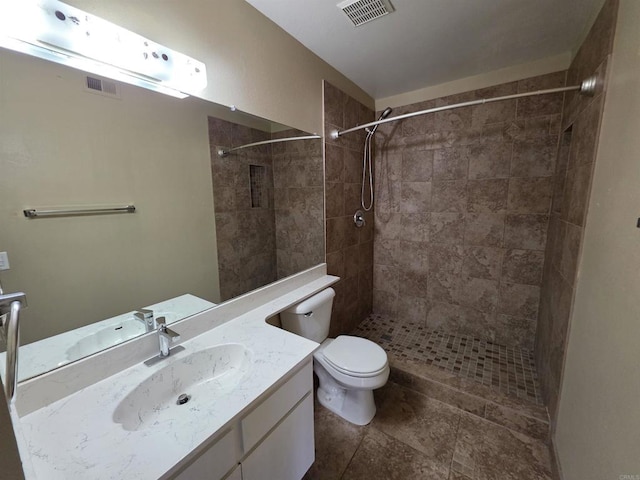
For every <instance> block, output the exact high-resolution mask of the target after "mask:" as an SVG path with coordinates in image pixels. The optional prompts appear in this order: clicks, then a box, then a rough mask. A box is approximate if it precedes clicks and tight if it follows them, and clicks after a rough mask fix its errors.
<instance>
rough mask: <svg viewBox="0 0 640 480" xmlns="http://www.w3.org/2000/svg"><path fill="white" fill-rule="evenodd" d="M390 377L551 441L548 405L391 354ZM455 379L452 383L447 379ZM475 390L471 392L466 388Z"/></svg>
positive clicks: (520, 430)
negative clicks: (469, 382) (525, 399)
mask: <svg viewBox="0 0 640 480" xmlns="http://www.w3.org/2000/svg"><path fill="white" fill-rule="evenodd" d="M389 364H390V367H391V373H390V376H389V380H390V381H391V382H394V383H396V384H398V385H400V386H403V387H405V388H408V389H410V390H413V391H415V392H417V393H420V394H422V395H425V396H427V397H430V398H433V399H435V400H438V401H440V402H443V403H446V404H448V405H451V406H453V407H456V408H459V409H461V410H464V411H466V412H468V413H470V414H472V415H475V416H477V417H480V418H483V419H484V420H488V421H490V422H492V423H495V424H497V425H500V426H502V427H506V428H508V429H510V430H513V431H515V432H518V433H521V434H524V435H527V436H528V437H531V438H533V439H536V440H540V441H543V442H544V443H546V444H547V445H548V444H549V443H550V433H549V432H550V430H549V415H548V413H547V409H546V407H543V406H540V405H535V404H530V403H528V402H525V401H523V400H521V399H519V398H514V397H509V396H507V395H504V394H502V393H499V392H496V391H494V390H492V389H490V388H488V387H485V386H483V385H479V384H475V385H469V384H468V382H465V381H464V379H460V378H459V377H458V378H450V377H448V378H444V379H443V377H447V375H446V372H442V371H440V369H437V367H432V366H429V365H420V364H416V362H406V361H402V360H399V359H396V358H393V357H392V356H390V358H389ZM447 381H450V382H454V383H456V385H455V386H454V385H450V384H447V383H446V382H447ZM465 387H466V388H467V389H470V390H472V393H471V392H469V391H465Z"/></svg>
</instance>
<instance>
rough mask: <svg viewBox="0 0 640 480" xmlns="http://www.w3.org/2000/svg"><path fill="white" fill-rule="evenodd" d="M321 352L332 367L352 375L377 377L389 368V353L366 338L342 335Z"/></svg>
mask: <svg viewBox="0 0 640 480" xmlns="http://www.w3.org/2000/svg"><path fill="white" fill-rule="evenodd" d="M320 353H321V354H322V356H323V358H324V359H325V360H326V361H327V363H328V364H329V365H331V367H333V368H335V369H336V370H337V371H339V372H340V373H342V374H344V375H348V376H352V377H359V378H368V377H375V376H377V375H380V374H381V373H383V372H384V371H385V370H386V369H388V368H389V367H388V362H387V353H386V352H385V351H384V350H383V349H382V347H380V346H379V345H376V344H375V343H373V342H372V341H370V340H367V339H365V338H360V337H351V336H348V335H340V336H339V337H337V338H336V339H335V340H333V341H331V342H330V343H328V345H326V346H325V348H323V349H322V350H321V352H320Z"/></svg>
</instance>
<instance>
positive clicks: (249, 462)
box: [242, 392, 315, 480]
mask: <svg viewBox="0 0 640 480" xmlns="http://www.w3.org/2000/svg"><path fill="white" fill-rule="evenodd" d="M314 459H315V451H314V442H313V392H310V393H308V394H307V396H306V397H304V399H303V400H302V401H301V402H300V403H299V404H298V405H297V406H296V407H295V408H294V409H293V410H292V411H291V413H289V415H287V416H286V417H285V419H284V420H283V421H282V422H281V423H280V425H278V426H277V427H276V428H275V429H274V430H273V431H272V432H271V434H269V435H268V436H267V437H266V438H265V439H264V440H263V441H262V443H260V444H259V445H258V446H257V447H256V449H255V450H254V451H253V452H252V453H251V454H250V455H249V456H248V457H247V458H246V459H245V460H244V461H243V462H242V480H265V479H272V480H275V479H277V480H300V479H301V478H302V477H303V475H304V474H305V473H306V472H307V470H309V467H311V464H312V463H313V461H314Z"/></svg>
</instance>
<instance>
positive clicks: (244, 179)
mask: <svg viewBox="0 0 640 480" xmlns="http://www.w3.org/2000/svg"><path fill="white" fill-rule="evenodd" d="M208 123H209V125H208V126H209V143H210V150H211V173H212V175H211V178H212V183H213V185H212V187H213V199H214V207H215V220H216V239H217V245H218V267H219V273H218V275H219V281H220V296H221V299H222V300H228V299H230V298H233V297H236V296H238V295H240V294H243V293H246V292H248V291H250V290H254V289H255V288H258V287H261V286H263V285H265V284H267V283H271V282H273V281H275V280H276V279H277V266H276V265H277V252H276V229H275V211H274V208H273V203H274V192H273V190H274V188H273V176H274V174H273V159H272V156H271V149H270V146H266V147H265V148H262V149H252V150H247V151H244V152H239V153H236V154H234V155H230V156H228V157H225V158H220V157H219V156H218V154H217V151H218V149H219V148H220V147H230V146H232V145H241V144H243V143H248V142H252V141H260V140H265V139H267V138H269V134H268V133H266V132H262V131H260V130H256V129H252V128H249V127H245V126H243V125H237V124H234V123H231V122H227V121H225V120H221V119H218V118H213V117H209V118H208ZM249 165H261V166H263V167H264V168H265V172H266V177H265V180H266V181H265V183H266V189H267V197H266V198H267V199H268V202H267V205H265V206H264V207H261V208H252V205H251V193H250V178H249ZM240 219H242V220H241V221H240Z"/></svg>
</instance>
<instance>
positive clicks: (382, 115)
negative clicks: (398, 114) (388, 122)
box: [378, 107, 393, 120]
mask: <svg viewBox="0 0 640 480" xmlns="http://www.w3.org/2000/svg"><path fill="white" fill-rule="evenodd" d="M391 112H393V108H391V107H387V108H385V109H384V112H382V113H381V114H380V118H379V119H378V120H384V119H385V118H387V117H388V116H389V115H391Z"/></svg>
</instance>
